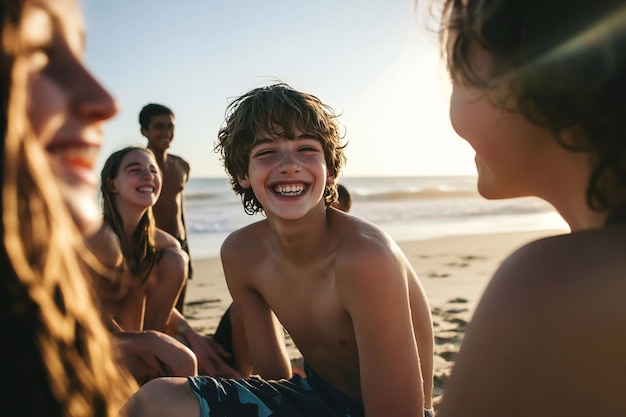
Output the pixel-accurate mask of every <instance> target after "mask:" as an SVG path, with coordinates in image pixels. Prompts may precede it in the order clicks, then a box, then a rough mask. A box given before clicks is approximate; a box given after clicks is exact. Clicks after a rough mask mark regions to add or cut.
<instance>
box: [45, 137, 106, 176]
mask: <svg viewBox="0 0 626 417" xmlns="http://www.w3.org/2000/svg"><path fill="white" fill-rule="evenodd" d="M46 150H47V151H48V153H49V154H50V155H51V156H53V157H54V158H56V159H57V160H59V161H62V162H63V164H64V165H69V166H80V167H83V168H86V169H90V170H93V168H94V167H95V164H96V159H97V158H98V154H99V153H100V146H97V145H90V144H86V143H83V144H76V143H58V144H51V145H50V146H48V147H47V148H46Z"/></svg>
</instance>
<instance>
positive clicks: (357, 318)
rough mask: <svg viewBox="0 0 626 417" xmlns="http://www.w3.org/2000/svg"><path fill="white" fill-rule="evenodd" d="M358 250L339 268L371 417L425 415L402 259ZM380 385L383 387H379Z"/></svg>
mask: <svg viewBox="0 0 626 417" xmlns="http://www.w3.org/2000/svg"><path fill="white" fill-rule="evenodd" d="M362 249H363V250H359V253H358V256H357V254H356V252H355V253H354V256H352V258H353V260H352V261H346V262H344V263H343V264H341V265H338V269H337V277H338V291H339V295H340V297H341V299H342V300H343V302H344V304H345V306H346V309H347V310H348V313H349V314H350V316H351V318H352V322H353V326H354V333H355V337H356V342H357V347H358V351H359V364H360V377H361V395H362V398H363V405H364V407H365V415H366V416H367V417H384V416H391V415H392V416H395V417H409V416H411V417H415V416H420V415H423V413H424V411H423V409H424V398H423V392H424V391H423V382H422V374H421V369H420V361H419V354H418V350H417V344H416V340H415V336H414V329H413V324H412V320H411V309H410V302H409V288H408V282H407V271H406V266H405V265H404V262H403V259H402V256H401V254H398V253H395V252H394V250H399V249H397V248H396V249H390V248H389V247H386V246H380V247H377V246H375V245H374V246H372V245H369V246H368V247H367V248H362ZM381 381H382V382H383V383H382V384H381Z"/></svg>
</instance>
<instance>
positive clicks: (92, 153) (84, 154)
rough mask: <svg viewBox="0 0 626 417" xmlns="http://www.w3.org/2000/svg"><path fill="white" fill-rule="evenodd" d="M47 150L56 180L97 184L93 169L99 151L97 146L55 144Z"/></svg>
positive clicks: (90, 184) (89, 184)
mask: <svg viewBox="0 0 626 417" xmlns="http://www.w3.org/2000/svg"><path fill="white" fill-rule="evenodd" d="M47 151H48V155H49V161H50V165H51V167H52V170H53V171H54V173H55V175H56V176H57V179H58V180H60V181H65V182H68V183H72V184H78V183H84V184H86V185H88V186H90V187H97V186H98V176H97V174H96V172H95V171H94V167H95V165H96V159H97V157H98V154H99V151H100V148H99V147H98V146H55V147H49V148H48V149H47Z"/></svg>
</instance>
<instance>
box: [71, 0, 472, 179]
mask: <svg viewBox="0 0 626 417" xmlns="http://www.w3.org/2000/svg"><path fill="white" fill-rule="evenodd" d="M422 3H426V1H422ZM420 7H421V6H420ZM82 8H83V11H84V14H85V18H86V26H87V46H86V61H87V64H88V66H89V67H90V68H91V69H92V70H93V72H94V73H95V74H96V75H97V77H98V78H99V79H100V80H101V81H102V83H103V84H104V85H105V86H106V87H107V88H108V89H109V90H110V91H111V92H112V94H113V95H114V96H115V97H116V99H117V100H118V102H119V104H120V107H121V110H120V112H119V114H118V115H117V116H116V117H115V118H114V119H113V120H112V121H111V122H110V123H109V124H108V125H107V128H106V133H105V146H104V148H103V151H102V157H101V164H102V163H103V161H104V159H105V158H106V156H108V154H109V153H111V152H112V151H113V150H116V149H119V148H121V147H123V146H126V145H131V144H133V145H141V146H145V144H146V140H145V139H144V138H143V136H141V133H140V131H139V122H138V120H137V118H138V114H139V111H140V110H141V108H142V107H143V106H144V105H145V104H147V103H149V102H156V103H161V104H165V105H167V106H168V107H170V108H172V110H173V111H174V113H175V116H176V132H175V136H174V142H173V144H172V148H171V152H172V153H174V154H177V155H180V156H181V157H183V158H185V159H186V160H188V161H189V163H190V164H191V171H192V177H207V176H210V177H221V176H224V175H225V173H224V169H223V167H222V166H221V165H220V162H219V160H218V157H217V155H216V154H215V153H214V152H213V146H214V141H215V138H216V136H217V131H218V129H219V128H220V126H221V125H222V123H223V120H224V111H225V109H226V106H227V105H228V104H229V102H230V101H231V100H232V99H233V98H234V97H236V96H239V95H241V94H243V93H245V92H246V91H248V90H249V89H251V88H255V87H259V86H263V85H267V84H268V83H269V81H268V80H271V79H272V78H278V79H280V80H281V81H284V82H287V83H289V84H290V85H291V86H292V87H294V88H296V89H298V90H302V91H305V92H308V93H312V94H314V95H316V96H317V97H319V98H320V99H321V100H322V101H323V102H325V103H327V104H329V105H331V106H332V107H333V108H334V109H335V110H336V111H337V112H340V113H341V116H340V118H339V120H340V122H341V124H342V125H343V127H344V129H345V135H346V140H347V141H348V142H349V144H348V147H347V148H346V155H347V157H348V162H347V165H346V168H345V169H344V173H343V175H344V176H346V177H347V176H370V175H375V176H380V175H447V174H451V175H456V174H475V172H476V170H475V167H474V162H473V151H472V150H471V148H470V147H469V145H467V143H465V141H463V140H462V139H460V138H459V137H458V136H457V135H456V134H455V133H454V131H453V130H452V128H451V127H450V122H449V119H448V97H449V86H448V83H447V81H446V79H447V78H446V75H445V71H443V65H442V63H441V62H440V61H439V58H438V46H437V41H436V35H434V34H433V33H430V32H428V31H427V29H426V26H425V23H424V19H423V16H422V13H421V12H419V11H416V10H415V7H414V3H413V0H317V1H304V0H265V1H260V0H222V1H218V0H83V3H82ZM100 166H101V165H100Z"/></svg>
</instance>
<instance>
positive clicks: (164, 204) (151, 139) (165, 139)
mask: <svg viewBox="0 0 626 417" xmlns="http://www.w3.org/2000/svg"><path fill="white" fill-rule="evenodd" d="M139 124H140V126H141V134H142V135H143V136H145V137H146V139H148V146H147V147H148V149H150V150H151V151H152V153H154V156H155V158H156V161H157V164H158V165H159V168H160V169H161V173H162V175H163V189H162V190H161V196H160V197H159V200H158V201H157V203H156V204H155V205H154V207H153V208H152V211H153V213H154V219H155V221H156V225H157V227H158V228H159V229H162V230H164V231H166V232H167V233H169V234H171V235H172V236H174V237H175V238H176V239H177V240H178V241H179V242H180V245H181V247H182V249H183V250H184V251H185V252H187V255H189V267H188V274H187V279H191V277H192V272H193V269H192V262H191V255H190V253H189V245H188V243H187V227H186V225H185V213H184V208H183V190H184V188H185V185H186V184H187V181H188V180H189V171H190V167H189V163H187V161H185V160H184V159H183V158H181V157H180V156H177V155H172V154H170V153H168V149H169V147H170V145H171V144H172V140H174V127H175V124H174V112H172V110H171V109H169V108H168V107H166V106H164V105H162V104H155V103H150V104H147V105H146V106H144V107H143V109H141V112H140V113H139ZM186 290H187V281H186V280H185V283H184V284H183V288H182V290H181V293H180V295H179V297H178V300H177V301H176V309H177V310H178V311H179V312H180V313H181V314H184V306H185V294H186Z"/></svg>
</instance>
